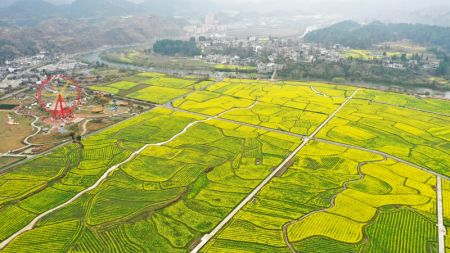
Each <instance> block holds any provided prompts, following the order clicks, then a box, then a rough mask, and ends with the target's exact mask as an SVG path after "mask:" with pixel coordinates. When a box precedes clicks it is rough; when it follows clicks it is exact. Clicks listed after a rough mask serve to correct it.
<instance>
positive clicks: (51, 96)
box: [35, 75, 81, 120]
mask: <svg viewBox="0 0 450 253" xmlns="http://www.w3.org/2000/svg"><path fill="white" fill-rule="evenodd" d="M35 96H36V99H37V101H38V103H39V106H40V107H41V108H42V110H44V111H47V112H49V113H50V114H51V116H52V118H53V119H54V120H58V119H68V118H73V116H74V111H75V110H76V108H77V107H78V106H79V105H80V102H81V87H80V86H79V85H78V84H77V82H76V81H75V80H73V79H71V78H69V77H67V76H64V75H57V76H49V77H47V78H46V79H44V80H42V81H41V83H40V84H39V85H38V89H37V92H36V95H35Z"/></svg>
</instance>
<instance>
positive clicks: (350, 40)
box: [305, 21, 450, 52]
mask: <svg viewBox="0 0 450 253" xmlns="http://www.w3.org/2000/svg"><path fill="white" fill-rule="evenodd" d="M305 40H306V41H307V42H315V43H324V44H328V45H334V44H341V45H344V46H349V47H352V48H362V49H366V48H370V47H372V46H374V45H377V44H380V43H383V42H388V41H400V40H410V41H412V42H415V43H419V44H422V45H434V46H438V47H442V48H444V49H445V50H447V51H448V52H450V28H449V27H438V26H429V25H419V24H383V23H380V22H373V23H370V24H367V25H360V24H358V23H356V22H353V21H344V22H341V23H338V24H335V25H333V26H330V27H327V28H324V29H321V30H317V31H313V32H310V33H308V34H307V35H306V36H305Z"/></svg>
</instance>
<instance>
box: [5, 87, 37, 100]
mask: <svg viewBox="0 0 450 253" xmlns="http://www.w3.org/2000/svg"><path fill="white" fill-rule="evenodd" d="M29 89H30V88H28V87H27V88H23V89H20V90H16V91H14V92H13V93H9V94H6V95H5V96H3V97H1V98H0V100H3V99H7V98H10V97H13V96H15V95H17V94H19V93H22V92H25V91H27V90H29Z"/></svg>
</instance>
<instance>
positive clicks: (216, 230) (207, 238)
mask: <svg viewBox="0 0 450 253" xmlns="http://www.w3.org/2000/svg"><path fill="white" fill-rule="evenodd" d="M357 92H358V90H356V91H355V92H353V94H352V95H351V96H350V97H348V98H347V100H345V102H344V103H342V104H341V106H339V108H338V109H337V110H336V111H335V112H333V113H332V114H331V115H330V116H329V117H328V118H327V119H326V120H325V121H324V122H323V123H322V124H321V125H320V126H319V127H318V128H317V129H316V130H315V131H314V132H313V133H312V134H311V135H310V136H309V137H306V138H305V139H304V141H303V142H302V144H300V146H298V147H297V148H296V149H295V150H294V152H292V153H291V154H290V155H289V156H288V157H287V158H286V159H285V160H284V161H283V162H282V163H281V164H280V165H279V166H278V167H277V168H276V169H275V170H274V171H273V172H272V173H270V175H269V176H268V177H266V178H265V179H264V180H263V181H262V182H261V183H260V184H259V185H258V186H257V187H256V188H255V189H253V191H252V192H251V193H250V194H249V195H247V197H245V199H244V200H243V201H242V202H241V203H239V205H238V206H237V207H235V208H234V209H233V211H231V213H229V214H228V215H227V217H225V219H223V220H222V221H221V222H220V223H219V224H218V225H217V226H216V227H215V228H214V229H213V231H211V233H209V234H206V235H204V236H203V237H202V239H201V241H200V243H199V244H198V245H197V246H196V247H195V248H194V249H193V250H192V251H191V253H197V252H199V251H200V250H201V249H202V248H203V247H204V246H205V245H206V244H207V243H208V242H209V241H210V240H211V239H212V238H213V237H214V236H216V235H217V234H218V233H219V232H220V231H221V230H222V229H223V228H224V227H225V225H226V224H227V223H228V222H230V221H231V219H233V217H234V216H235V215H236V214H237V213H238V212H239V211H240V210H241V209H242V208H243V207H244V206H245V205H247V204H248V203H249V202H250V201H251V200H252V199H253V198H255V197H256V195H257V194H258V193H259V192H260V191H261V189H262V188H263V187H264V186H266V185H267V184H268V183H269V182H270V181H271V180H272V179H273V178H274V177H275V176H276V175H277V174H278V173H279V172H280V171H281V170H282V169H284V167H285V166H286V164H287V163H288V162H290V161H291V160H292V159H294V157H295V156H296V155H297V154H298V153H299V152H300V151H301V150H302V149H303V148H304V147H305V146H306V144H308V142H309V141H310V140H311V139H312V138H314V136H316V135H317V133H318V132H319V131H320V130H322V128H323V127H324V126H326V125H327V124H328V122H330V120H332V119H333V118H334V116H336V114H337V113H338V112H339V111H340V110H341V109H342V108H343V107H344V106H345V105H346V104H347V103H348V102H349V101H350V100H351V99H352V98H353V96H354V95H355V94H356V93H357Z"/></svg>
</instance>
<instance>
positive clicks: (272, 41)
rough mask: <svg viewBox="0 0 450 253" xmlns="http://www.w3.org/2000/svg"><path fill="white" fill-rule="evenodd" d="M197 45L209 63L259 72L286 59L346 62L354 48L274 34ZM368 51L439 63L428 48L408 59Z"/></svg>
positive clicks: (378, 59)
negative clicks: (324, 44)
mask: <svg viewBox="0 0 450 253" xmlns="http://www.w3.org/2000/svg"><path fill="white" fill-rule="evenodd" d="M197 46H198V47H199V48H200V49H201V50H202V52H203V56H201V58H202V59H203V60H206V61H207V62H209V63H218V64H232V65H250V66H257V67H258V70H259V72H270V71H273V70H274V68H276V69H280V68H282V67H283V65H285V64H287V63H302V62H303V63H314V62H316V61H326V62H335V63H338V62H345V61H348V60H349V58H350V56H349V52H351V51H352V50H351V49H350V48H347V47H343V46H341V45H334V46H333V47H324V46H320V45H316V44H310V43H304V42H303V40H302V39H301V38H271V37H248V38H245V39H237V38H218V37H214V36H212V37H209V38H206V39H205V38H203V39H199V40H198V41H197ZM367 52H370V54H371V58H372V59H373V63H374V64H379V65H382V66H384V67H387V68H393V69H406V68H408V67H411V66H419V67H421V68H424V69H436V68H437V67H438V66H439V63H440V61H439V59H437V58H436V56H435V55H434V54H432V53H428V52H423V53H421V54H420V56H419V54H417V58H411V55H410V54H409V55H408V59H406V61H405V59H401V57H400V56H399V55H396V56H395V57H393V56H392V55H389V54H386V53H385V52H383V51H382V49H379V50H375V51H367ZM350 55H351V54H350ZM355 58H356V57H354V58H353V59H355ZM360 59H362V58H360Z"/></svg>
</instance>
